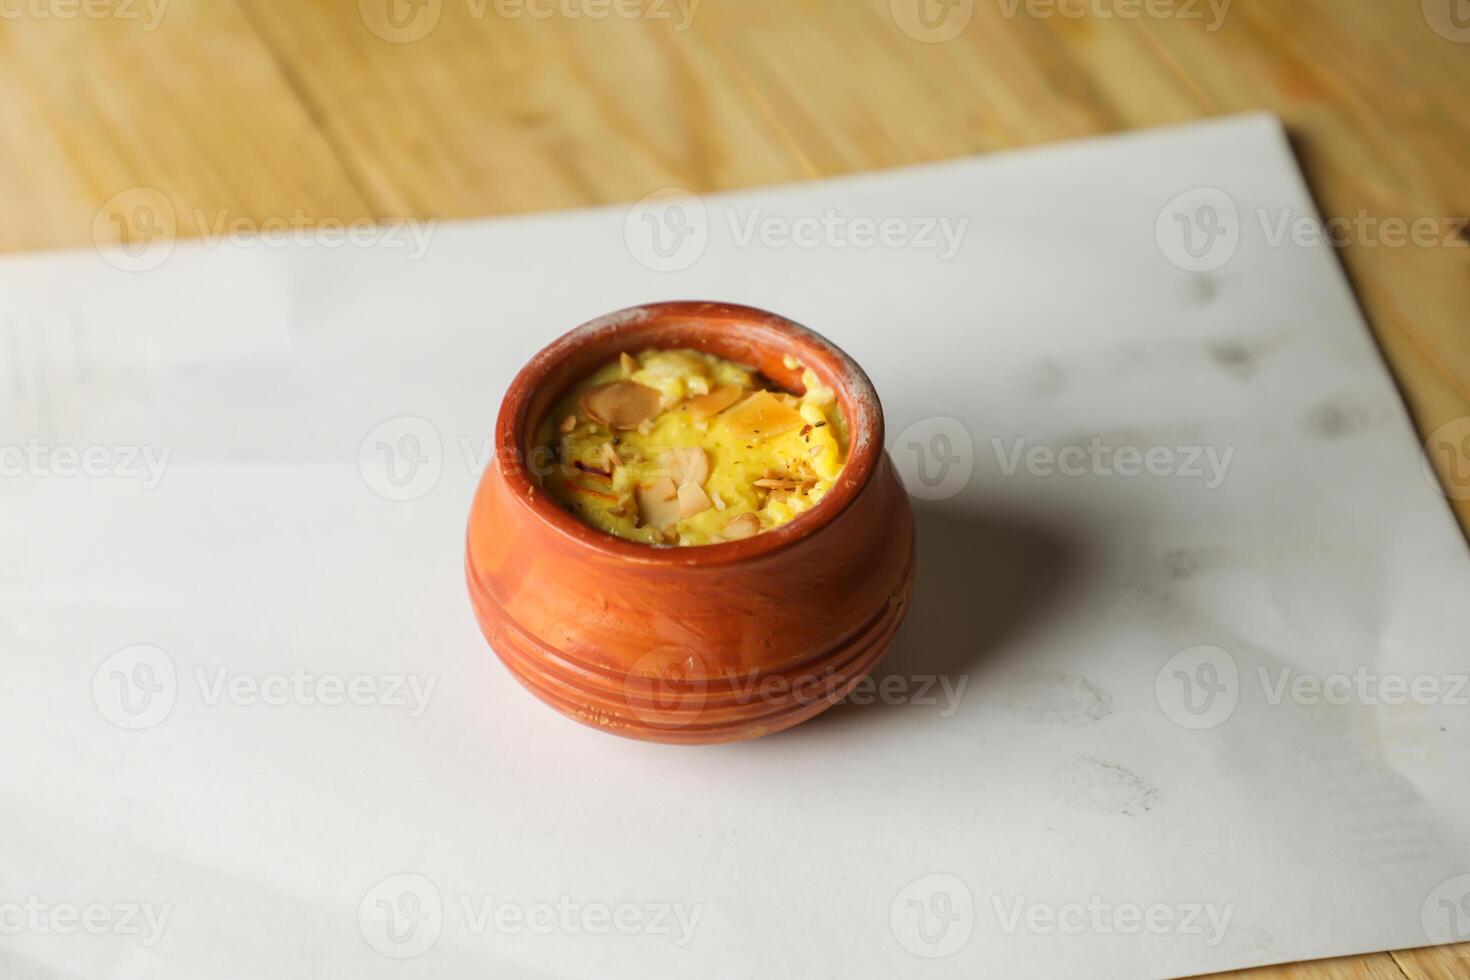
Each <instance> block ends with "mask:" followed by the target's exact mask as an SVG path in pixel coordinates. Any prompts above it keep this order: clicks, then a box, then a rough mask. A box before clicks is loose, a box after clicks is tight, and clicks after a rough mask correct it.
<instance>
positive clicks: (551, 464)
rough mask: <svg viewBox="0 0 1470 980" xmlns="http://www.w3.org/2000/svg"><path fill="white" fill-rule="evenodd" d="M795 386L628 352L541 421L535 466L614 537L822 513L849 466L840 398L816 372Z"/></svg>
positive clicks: (741, 534) (727, 368)
mask: <svg viewBox="0 0 1470 980" xmlns="http://www.w3.org/2000/svg"><path fill="white" fill-rule="evenodd" d="M785 366H786V367H787V368H788V369H790V370H793V371H796V370H801V366H800V365H799V364H797V363H795V362H794V361H793V362H791V363H787V364H786V365H785ZM801 380H802V385H803V389H804V390H803V391H802V393H801V394H800V395H797V394H793V393H791V392H787V391H782V390H780V389H779V388H777V387H776V386H774V385H772V384H771V383H770V382H768V381H766V380H765V379H764V378H762V377H761V376H760V375H759V374H758V373H756V372H755V371H754V370H753V369H751V368H747V367H744V366H742V365H740V364H736V363H734V362H733V361H729V360H726V359H723V358H720V357H717V356H715V355H713V354H707V353H704V352H701V351H695V350H658V349H654V350H643V351H638V352H634V353H627V352H624V353H622V354H621V355H620V356H619V357H618V358H617V359H616V360H614V361H612V362H610V363H608V364H606V365H605V366H603V367H602V368H600V369H599V370H597V371H595V372H594V373H593V374H592V375H591V376H590V377H587V378H585V379H583V380H582V381H581V382H580V383H579V384H577V385H576V386H575V387H574V388H573V389H572V390H571V391H570V392H568V393H567V395H566V396H565V397H563V398H562V399H561V401H560V402H559V403H558V404H557V405H556V406H554V407H553V408H552V410H551V411H550V412H549V413H548V414H547V416H546V417H545V418H544V419H543V420H542V421H541V423H540V425H539V427H538V429H537V432H536V440H535V443H536V448H535V450H533V453H532V458H531V468H532V470H533V472H535V473H536V474H537V475H538V476H539V477H540V478H541V482H542V485H543V486H544V487H545V488H546V490H547V491H548V493H550V495H551V496H552V497H553V498H554V499H555V500H557V501H558V502H559V503H560V504H561V505H562V506H563V507H565V508H566V509H567V510H568V511H570V512H571V513H572V514H574V515H575V516H576V517H577V518H578V519H580V520H581V521H583V522H584V523H586V524H589V525H591V526H593V527H595V528H598V529H599V530H602V531H606V532H608V533H609V534H614V535H617V536H618V537H620V538H626V539H628V540H632V541H640V542H643V543H644V544H649V545H655V546H675V545H680V546H694V545H708V544H718V543H720V542H723V541H733V540H739V539H741V538H748V537H752V536H754V535H756V534H759V533H761V532H763V531H768V530H772V529H774V528H777V527H780V526H781V525H783V524H786V523H788V522H790V521H791V520H793V519H794V518H796V517H797V516H799V515H800V514H802V513H803V512H805V511H807V510H810V509H811V508H812V507H814V506H815V505H816V504H817V503H818V502H819V501H820V500H821V499H822V498H823V496H825V495H826V494H827V492H828V491H830V490H831V489H832V485H833V483H834V481H835V480H836V479H837V477H838V475H839V474H840V473H841V471H842V467H843V464H844V463H845V461H846V456H847V446H848V433H847V425H846V421H845V419H844V418H843V415H842V411H841V409H840V408H839V407H838V404H837V399H836V396H835V393H834V392H833V391H832V389H830V388H828V387H826V386H825V385H823V384H822V383H821V382H820V380H819V379H818V378H817V377H816V375H815V374H814V373H812V372H811V371H810V370H802V376H801Z"/></svg>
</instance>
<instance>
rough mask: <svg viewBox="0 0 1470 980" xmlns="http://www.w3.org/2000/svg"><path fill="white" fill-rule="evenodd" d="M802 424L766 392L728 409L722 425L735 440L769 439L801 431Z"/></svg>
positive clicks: (789, 409) (798, 416)
mask: <svg viewBox="0 0 1470 980" xmlns="http://www.w3.org/2000/svg"><path fill="white" fill-rule="evenodd" d="M805 423H806V420H805V419H803V418H802V417H801V414H800V413H799V412H797V411H796V410H795V409H794V408H791V407H790V406H789V405H784V404H782V402H781V400H780V399H779V398H777V397H776V396H775V395H773V394H771V393H770V392H769V391H757V392H756V393H755V394H753V395H751V396H750V397H749V398H747V399H745V401H743V402H741V403H740V404H739V405H736V406H735V407H734V408H732V409H730V411H729V413H728V414H727V415H726V416H725V425H726V426H728V427H729V429H730V431H731V433H733V434H734V435H735V437H736V438H737V439H739V438H747V437H752V436H758V437H760V438H763V439H773V438H775V437H777V436H781V435H784V434H786V433H787V432H791V431H793V430H795V429H799V428H801V426H802V425H804V424H805Z"/></svg>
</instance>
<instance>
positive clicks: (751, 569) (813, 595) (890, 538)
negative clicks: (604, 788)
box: [466, 302, 914, 743]
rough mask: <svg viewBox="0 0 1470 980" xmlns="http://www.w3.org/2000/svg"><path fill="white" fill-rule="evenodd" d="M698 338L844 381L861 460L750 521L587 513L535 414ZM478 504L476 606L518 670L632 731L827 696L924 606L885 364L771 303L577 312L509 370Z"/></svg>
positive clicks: (578, 713) (757, 718) (817, 702)
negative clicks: (657, 537)
mask: <svg viewBox="0 0 1470 980" xmlns="http://www.w3.org/2000/svg"><path fill="white" fill-rule="evenodd" d="M648 348H665V349H668V348H693V349H696V350H702V351H707V352H709V353H712V354H716V355H718V356H720V357H724V358H728V359H730V360H733V361H737V362H739V363H741V364H745V365H748V366H752V367H755V368H757V369H758V370H759V371H760V372H761V373H762V374H764V375H765V376H766V377H767V378H770V379H771V380H772V381H774V382H776V383H777V384H779V385H780V386H782V387H784V388H787V389H789V390H791V391H794V392H800V391H801V390H802V384H801V379H800V376H799V375H800V370H799V369H798V370H792V369H790V368H788V367H786V366H785V364H784V363H783V359H784V358H785V357H786V356H787V355H790V356H792V357H794V358H796V359H797V360H798V361H800V362H801V363H802V364H803V365H805V366H806V367H810V368H811V369H812V370H813V371H814V372H815V373H816V374H817V376H818V377H819V378H820V379H821V380H822V382H823V383H824V384H826V385H828V386H830V387H832V388H833V389H834V390H835V391H836V392H837V397H838V399H839V402H840V404H841V406H842V409H843V412H844V413H845V415H846V417H847V421H848V429H849V432H850V436H851V440H850V441H851V445H850V447H849V451H848V461H847V465H846V466H845V468H844V469H843V472H842V473H841V475H840V476H839V477H838V480H837V482H836V484H835V485H834V486H833V488H832V490H831V492H830V493H829V494H828V495H827V496H826V497H825V498H824V499H823V500H822V501H821V502H820V503H818V504H817V505H816V506H815V507H813V508H812V509H811V510H810V511H808V512H807V513H805V514H803V515H801V516H800V517H798V518H797V519H796V520H794V521H792V522H791V523H789V524H786V525H784V526H782V527H780V528H777V529H776V530H773V531H769V532H766V533H764V534H759V535H756V536H755V537H752V538H747V539H745V540H742V541H732V542H728V543H724V544H716V545H708V546H704V547H689V548H652V547H649V546H647V545H643V544H639V543H637V542H633V541H626V540H623V539H621V538H616V537H613V536H611V535H608V534H604V533H603V532H601V531H598V530H596V529H595V528H592V527H589V526H587V525H585V524H583V523H581V522H580V521H578V520H577V519H576V518H574V517H573V516H572V515H570V514H568V513H567V512H566V511H565V510H563V509H562V508H561V507H560V506H558V505H557V503H556V502H555V501H554V500H552V499H551V498H550V497H549V496H548V495H547V494H546V493H545V492H544V491H543V490H542V488H541V486H540V484H539V483H538V482H537V480H536V479H535V477H534V476H533V474H532V472H531V470H530V463H531V462H535V461H537V455H539V454H537V455H531V456H528V453H529V450H530V449H531V448H532V446H533V443H532V438H533V433H534V430H535V427H536V424H537V422H538V421H540V419H541V418H542V416H543V415H544V414H545V413H546V411H547V410H548V409H549V408H550V406H551V405H552V404H553V403H554V402H555V401H556V400H557V398H558V397H559V396H560V395H562V394H563V393H564V392H565V391H566V390H567V389H568V388H570V387H571V386H572V385H573V384H575V383H576V382H578V381H579V380H581V379H582V378H583V377H585V376H586V375H588V374H590V373H591V372H592V371H593V370H595V369H596V368H597V367H599V366H601V365H602V364H604V363H606V362H607V361H609V360H611V359H614V358H616V357H617V356H618V353H619V352H620V351H639V350H645V349H648ZM495 444H496V455H495V459H494V461H493V462H492V463H491V464H490V466H489V468H488V469H487V470H486V472H485V475H484V477H483V479H482V480H481V483H480V487H479V490H478V491H477V492H476V494H475V500H474V504H473V507H472V510H471V512H470V521H469V542H468V553H467V559H466V561H467V573H468V577H469V588H470V596H471V599H472V601H473V603H474V607H475V614H476V616H477V618H478V619H479V622H480V626H481V628H482V629H483V630H484V633H485V636H486V638H487V639H488V640H489V641H490V645H491V646H492V647H494V649H495V651H496V653H497V654H498V655H499V656H500V659H501V660H502V661H504V663H505V665H506V666H507V667H508V668H510V671H511V673H513V674H514V675H515V676H516V678H517V679H518V680H519V681H520V682H521V683H522V684H524V685H525V686H526V687H527V688H529V689H530V690H531V692H532V693H533V694H535V695H536V696H537V697H539V698H541V700H543V701H545V702H546V703H547V704H549V705H551V706H552V707H553V708H556V709H557V710H558V711H560V712H562V713H563V714H565V715H567V716H568V717H571V718H575V719H576V720H578V721H580V722H583V723H585V724H588V725H592V726H594V727H597V728H601V729H603V730H604V731H608V732H611V733H613V734H616V735H624V736H627V737H630V738H641V739H650V740H653V741H660V742H682V743H701V742H729V741H736V740H739V739H747V738H756V737H758V736H761V735H766V734H769V733H771V732H775V731H779V730H780V729H783V728H789V727H790V726H792V725H796V724H798V723H800V722H802V721H805V720H806V719H808V718H811V717H813V716H814V715H816V714H818V713H820V712H821V711H823V710H824V709H826V708H828V707H830V706H831V705H832V704H833V703H835V702H836V701H838V700H840V699H841V698H842V697H843V696H844V695H846V694H847V693H848V692H849V691H850V690H851V689H852V687H853V686H854V685H855V684H856V683H857V682H858V681H859V680H861V679H862V677H863V676H864V675H865V674H866V673H867V672H868V671H869V670H870V669H872V667H873V666H874V665H875V664H876V663H877V662H878V660H879V659H880V658H881V657H882V655H883V653H884V651H885V650H886V649H887V647H888V645H889V643H890V642H891V641H892V639H893V635H894V632H895V631H896V630H897V629H898V625H899V622H900V621H901V620H902V619H903V616H904V613H905V612H906V611H907V609H908V604H909V594H910V590H911V588H912V583H913V576H914V524H913V515H912V513H911V512H910V510H909V503H908V498H907V496H906V495H905V493H904V491H903V488H902V487H901V486H900V485H899V482H898V479H897V477H896V475H895V473H894V470H893V464H892V462H891V461H890V460H889V458H888V454H887V453H886V452H884V449H883V415H882V408H881V407H880V405H879V404H878V397H877V395H876V394H875V393H874V391H873V387H872V383H871V382H870V381H869V380H868V378H867V375H865V374H864V373H863V371H862V369H861V368H859V367H858V366H857V365H856V364H855V363H853V361H852V359H851V358H849V357H848V356H847V355H846V354H844V353H843V352H842V351H841V350H839V349H838V348H837V347H835V346H833V345H832V344H831V343H830V342H829V341H827V340H826V339H824V338H823V337H821V336H819V335H818V334H815V333H813V332H811V331H810V330H807V329H805V328H804V327H801V326H798V325H797V324H795V323H792V322H791V321H790V320H786V319H784V318H782V317H779V316H776V315H775V314H773V313H766V312H764V311H761V310H755V309H750V308H748V307H743V306H731V305H726V304H721V303H696V302H678V303H656V304H652V305H649V306H641V307H634V308H632V309H627V310H622V311H620V312H618V313H613V314H610V315H608V316H605V317H601V318H599V319H597V320H594V321H592V322H591V323H588V324H585V325H583V326H581V327H578V328H577V329H576V330H573V331H572V332H571V333H569V334H567V335H566V336H564V337H562V338H561V339H560V340H557V341H556V342H555V343H553V344H552V345H551V346H549V347H547V348H546V349H545V350H543V351H541V353H539V354H537V355H536V356H535V357H534V358H532V360H531V362H530V363H529V364H527V365H526V367H525V368H524V369H523V370H522V371H521V373H520V374H519V375H517V376H516V379H515V380H514V381H513V382H512V383H511V386H510V389H509V390H508V391H507V392H506V395H505V399H504V401H503V402H502V404H501V407H500V417H499V419H498V421H497V422H496V425H495Z"/></svg>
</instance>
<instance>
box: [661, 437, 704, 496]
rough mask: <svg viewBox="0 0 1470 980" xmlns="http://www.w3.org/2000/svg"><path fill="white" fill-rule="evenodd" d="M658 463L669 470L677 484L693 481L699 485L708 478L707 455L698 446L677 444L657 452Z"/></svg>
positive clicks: (681, 484) (671, 477)
mask: <svg viewBox="0 0 1470 980" xmlns="http://www.w3.org/2000/svg"><path fill="white" fill-rule="evenodd" d="M658 464H659V465H660V466H662V467H664V468H665V469H666V470H668V471H669V478H670V479H672V480H673V481H674V483H675V484H676V485H678V486H681V487H682V486H683V485H684V484H686V483H694V484H697V485H700V486H703V485H704V481H705V480H708V479H709V455H708V454H706V453H705V451H704V450H703V449H701V448H700V447H698V446H688V447H685V446H677V447H675V448H673V449H665V450H664V451H663V452H662V453H659V457H658Z"/></svg>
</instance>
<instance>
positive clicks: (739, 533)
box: [724, 511, 761, 541]
mask: <svg viewBox="0 0 1470 980" xmlns="http://www.w3.org/2000/svg"><path fill="white" fill-rule="evenodd" d="M760 530H761V519H760V518H759V517H756V516H755V515H754V514H752V513H749V512H748V511H747V512H746V513H744V514H741V515H740V516H739V517H732V518H730V519H729V520H728V521H726V522H725V527H724V532H725V537H727V538H730V539H732V540H736V541H738V540H739V539H741V538H749V537H754V536H755V535H757V534H759V533H760Z"/></svg>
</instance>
